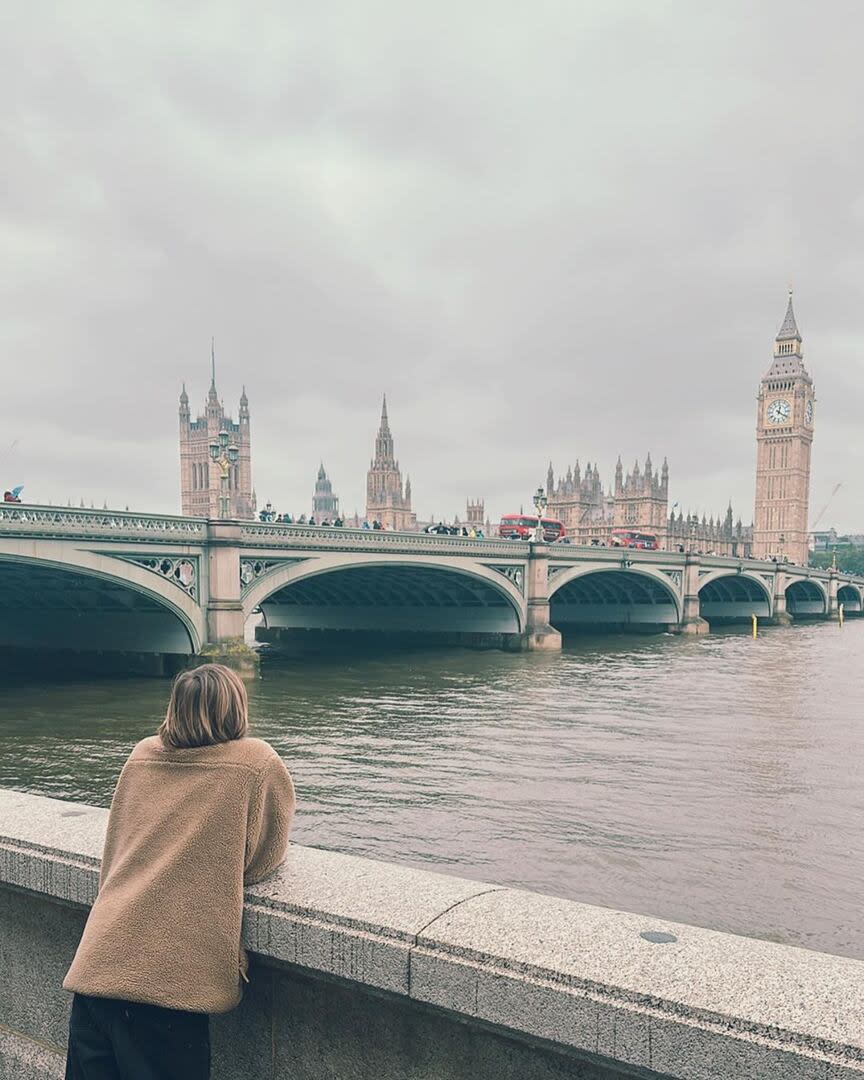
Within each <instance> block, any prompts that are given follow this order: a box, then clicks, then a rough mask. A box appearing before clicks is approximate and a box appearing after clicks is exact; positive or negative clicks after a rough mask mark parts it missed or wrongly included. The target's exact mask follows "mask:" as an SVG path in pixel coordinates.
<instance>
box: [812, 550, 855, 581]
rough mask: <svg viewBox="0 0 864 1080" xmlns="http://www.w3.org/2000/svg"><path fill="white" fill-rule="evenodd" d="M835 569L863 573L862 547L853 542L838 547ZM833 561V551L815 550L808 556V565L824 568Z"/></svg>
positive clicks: (850, 572)
mask: <svg viewBox="0 0 864 1080" xmlns="http://www.w3.org/2000/svg"><path fill="white" fill-rule="evenodd" d="M836 551H837V569H838V570H845V571H846V572H847V573H849V574H864V547H856V546H855V545H854V544H850V545H849V546H848V547H847V546H845V545H844V546H842V547H838V548H837V549H836ZM833 561H834V551H833V550H832V551H816V552H814V553H813V554H812V555H811V556H810V565H811V566H816V567H819V568H820V569H823V570H824V569H826V568H827V567H829V566H831V564H832V562H833Z"/></svg>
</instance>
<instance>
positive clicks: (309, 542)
mask: <svg viewBox="0 0 864 1080" xmlns="http://www.w3.org/2000/svg"><path fill="white" fill-rule="evenodd" d="M240 545H241V547H266V548H276V547H284V548H302V549H303V550H306V551H308V550H309V549H310V548H312V549H316V548H317V549H321V550H328V551H329V550H337V551H338V550H342V551H344V550H345V549H350V550H360V551H385V552H387V551H393V552H396V551H398V552H400V553H404V552H409V553H413V554H434V555H464V556H468V557H472V556H481V557H485V556H492V557H494V558H499V559H500V558H508V557H510V558H516V559H525V558H527V557H528V555H529V554H530V550H531V545H530V544H528V543H527V542H522V541H517V540H498V539H495V538H494V537H484V538H482V539H476V538H474V537H469V536H438V535H436V534H434V533H413V532H390V531H389V530H384V529H346V528H336V527H334V526H326V525H278V524H270V523H267V522H261V523H260V524H259V523H257V522H256V523H252V522H248V523H246V522H244V523H242V524H241V526H240Z"/></svg>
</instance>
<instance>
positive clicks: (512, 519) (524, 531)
mask: <svg viewBox="0 0 864 1080" xmlns="http://www.w3.org/2000/svg"><path fill="white" fill-rule="evenodd" d="M536 528H537V518H536V516H535V515H532V514H504V515H503V517H502V518H501V522H500V524H499V525H498V535H499V536H500V537H501V538H502V539H503V540H530V539H531V537H532V536H533V535H534V530H535V529H536ZM563 535H564V526H563V524H562V523H561V522H560V521H556V520H555V519H554V518H543V536H544V538H545V540H546V542H547V543H549V544H551V543H553V542H554V541H555V540H560V539H561V537H562V536H563Z"/></svg>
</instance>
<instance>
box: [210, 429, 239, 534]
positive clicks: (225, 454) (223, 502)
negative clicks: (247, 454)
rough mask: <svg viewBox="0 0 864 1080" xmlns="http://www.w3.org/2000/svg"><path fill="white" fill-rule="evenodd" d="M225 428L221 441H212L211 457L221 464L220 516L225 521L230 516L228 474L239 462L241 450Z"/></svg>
mask: <svg viewBox="0 0 864 1080" xmlns="http://www.w3.org/2000/svg"><path fill="white" fill-rule="evenodd" d="M229 443H230V437H229V435H228V432H227V431H226V430H225V428H222V430H221V431H220V432H219V441H218V442H211V443H210V459H211V460H212V461H215V462H216V464H217V465H218V466H219V470H220V472H219V517H220V519H221V520H222V521H224V520H225V519H226V518H227V517H228V502H229V494H228V476H229V473H230V470H231V466H232V465H236V464H237V459H238V458H239V457H240V450H239V449H238V448H237V447H236V446H235V445H234V444H233V443H230V445H229Z"/></svg>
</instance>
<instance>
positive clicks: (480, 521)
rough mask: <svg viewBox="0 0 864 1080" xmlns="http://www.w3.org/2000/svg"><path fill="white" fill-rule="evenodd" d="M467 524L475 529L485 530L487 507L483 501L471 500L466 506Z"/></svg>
mask: <svg viewBox="0 0 864 1080" xmlns="http://www.w3.org/2000/svg"><path fill="white" fill-rule="evenodd" d="M465 509H466V514H467V517H466V518H465V523H466V524H467V525H473V526H474V527H475V528H478V529H483V528H485V526H486V506H485V503H484V502H483V500H482V499H469V500H468V502H467V505H466V508H465Z"/></svg>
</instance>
